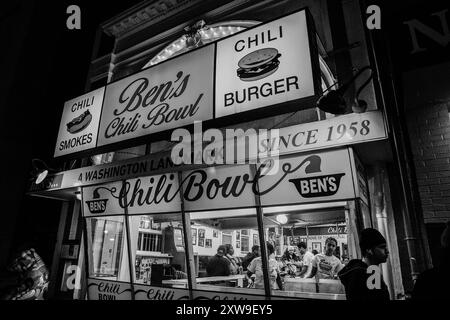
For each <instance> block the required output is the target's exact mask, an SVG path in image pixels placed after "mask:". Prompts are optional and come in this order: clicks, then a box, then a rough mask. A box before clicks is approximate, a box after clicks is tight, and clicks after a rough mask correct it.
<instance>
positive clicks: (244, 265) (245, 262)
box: [242, 245, 260, 270]
mask: <svg viewBox="0 0 450 320" xmlns="http://www.w3.org/2000/svg"><path fill="white" fill-rule="evenodd" d="M259 255H260V253H259V246H258V245H254V246H253V247H252V252H249V253H247V255H246V256H245V257H244V259H242V268H243V269H244V270H247V267H248V266H249V265H250V262H252V260H253V259H255V258H257V257H259Z"/></svg>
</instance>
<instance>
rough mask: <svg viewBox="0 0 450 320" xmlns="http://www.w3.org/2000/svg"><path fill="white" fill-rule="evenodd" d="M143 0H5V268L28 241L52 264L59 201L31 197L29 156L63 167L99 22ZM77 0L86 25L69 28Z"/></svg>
mask: <svg viewBox="0 0 450 320" xmlns="http://www.w3.org/2000/svg"><path fill="white" fill-rule="evenodd" d="M139 2H140V1H126V2H110V1H103V0H102V1H95V4H94V1H51V2H50V1H45V2H44V1H32V0H22V1H12V2H11V3H9V2H7V3H6V4H5V3H2V4H0V35H1V37H2V45H1V50H0V52H1V53H0V66H1V69H0V70H2V71H1V72H2V75H1V78H0V79H1V80H0V81H1V86H0V123H1V126H0V130H1V134H0V145H1V150H2V156H1V168H2V171H3V176H2V177H1V179H0V186H1V187H0V188H1V189H0V195H1V201H2V210H1V214H2V218H1V220H0V221H1V224H0V268H2V267H3V266H4V264H5V263H6V260H7V259H8V252H9V247H10V246H11V245H12V246H13V247H17V246H19V245H20V244H23V243H25V242H26V243H32V244H33V245H34V246H35V247H36V249H37V250H38V253H40V254H41V255H42V256H43V258H44V260H45V261H46V262H47V264H51V259H52V253H53V248H54V243H55V239H56V232H57V227H58V222H59V215H60V211H61V202H60V201H56V200H46V199H42V198H34V197H30V196H28V195H25V192H26V191H27V188H28V183H29V179H30V171H31V159H33V158H39V159H42V160H44V161H45V162H46V163H47V164H48V165H49V166H50V167H54V168H55V167H56V168H57V167H60V166H61V165H62V164H61V163H60V162H58V161H55V160H54V159H53V152H54V147H55V143H56V138H57V132H58V128H59V122H60V117H61V113H62V108H63V105H64V102H65V101H66V100H69V99H71V98H74V97H76V96H79V95H82V94H83V93H84V88H85V82H86V77H87V72H88V68H89V63H90V60H91V54H92V48H93V44H94V38H95V31H96V28H97V27H98V25H99V24H101V23H102V22H104V21H106V20H108V19H110V18H112V17H114V16H115V15H117V14H118V13H120V12H122V11H123V10H125V9H127V8H130V7H132V6H133V5H135V4H137V3H139ZM72 4H76V5H79V6H80V8H81V30H68V29H67V27H66V20H67V18H68V16H69V15H68V14H67V13H66V9H67V7H68V6H69V5H72ZM105 37H106V36H105Z"/></svg>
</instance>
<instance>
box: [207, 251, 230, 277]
mask: <svg viewBox="0 0 450 320" xmlns="http://www.w3.org/2000/svg"><path fill="white" fill-rule="evenodd" d="M226 250H227V249H226V247H225V246H223V245H222V246H219V247H218V248H217V253H216V255H215V256H214V257H212V258H211V259H210V260H209V263H208V266H207V267H206V272H207V273H208V277H218V276H229V275H230V262H229V261H228V260H227V259H226V258H225V257H224V255H225V254H226Z"/></svg>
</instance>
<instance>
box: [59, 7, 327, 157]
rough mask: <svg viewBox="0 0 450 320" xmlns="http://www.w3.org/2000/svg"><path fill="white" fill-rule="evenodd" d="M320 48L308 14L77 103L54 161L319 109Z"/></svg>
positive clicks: (70, 106)
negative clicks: (186, 130) (203, 124)
mask: <svg viewBox="0 0 450 320" xmlns="http://www.w3.org/2000/svg"><path fill="white" fill-rule="evenodd" d="M315 41H316V38H315V31H314V28H313V24H312V19H311V17H310V15H309V13H308V11H307V10H306V9H304V10H301V11H298V12H296V13H292V14H289V15H287V16H284V17H282V18H279V19H276V20H273V21H269V22H266V23H263V24H260V25H257V26H255V27H252V28H249V29H247V30H245V31H242V32H238V33H236V34H234V35H232V36H230V37H226V38H224V39H223V40H219V41H216V42H213V43H211V44H208V45H206V46H203V47H201V48H198V49H195V50H192V51H190V52H187V53H185V54H181V55H179V56H177V57H174V58H172V59H170V60H168V61H165V62H163V63H160V64H158V65H155V66H152V67H149V68H147V69H144V70H142V71H140V72H138V73H136V74H133V75H131V76H128V77H126V78H123V79H120V80H118V81H115V82H112V83H110V84H108V85H106V86H105V87H103V88H101V89H98V90H95V91H92V92H89V93H87V94H85V95H83V96H81V97H78V98H75V99H72V100H70V101H68V102H66V104H65V105H64V110H63V116H62V120H61V124H60V129H59V133H58V140H57V146H56V148H55V154H54V155H55V157H59V156H65V155H69V154H73V153H78V152H82V151H83V152H88V150H93V149H95V148H98V147H102V150H106V149H108V150H109V149H113V148H114V145H115V144H118V143H121V145H122V144H124V142H125V141H127V142H126V146H130V145H132V144H137V143H138V141H137V138H139V137H144V136H147V135H151V134H155V133H161V132H165V131H168V130H171V129H175V128H178V127H183V126H188V125H193V123H194V121H214V120H215V119H217V118H223V117H228V118H229V119H228V120H231V122H233V121H234V122H239V121H241V119H242V116H237V114H239V113H242V112H250V111H253V110H255V109H261V112H259V114H255V113H252V115H251V117H252V119H255V118H258V117H262V116H266V115H268V114H279V113H286V112H289V111H291V110H293V108H294V107H295V108H296V110H298V109H299V108H308V107H311V106H312V105H313V104H311V102H312V101H313V100H315V98H316V96H317V95H318V93H319V92H320V71H319V61H318V53H317V48H316V44H315ZM300 102H302V103H300ZM287 103H289V104H287ZM299 103H300V104H299ZM280 104H283V108H279V107H277V105H280ZM262 109H264V112H263V111H262ZM228 120H227V121H228ZM105 146H106V147H105ZM124 147H125V146H124Z"/></svg>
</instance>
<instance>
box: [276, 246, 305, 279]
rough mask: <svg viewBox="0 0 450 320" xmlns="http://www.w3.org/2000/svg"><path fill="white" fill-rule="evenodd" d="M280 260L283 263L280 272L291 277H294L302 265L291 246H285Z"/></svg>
mask: <svg viewBox="0 0 450 320" xmlns="http://www.w3.org/2000/svg"><path fill="white" fill-rule="evenodd" d="M281 262H282V263H283V264H282V268H281V271H282V273H284V274H285V275H289V276H291V277H295V276H296V275H297V272H298V271H299V270H300V268H301V267H302V263H301V261H300V257H299V256H297V255H296V254H295V252H294V247H293V246H288V247H287V249H286V251H285V252H284V254H283V256H282V257H281Z"/></svg>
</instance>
